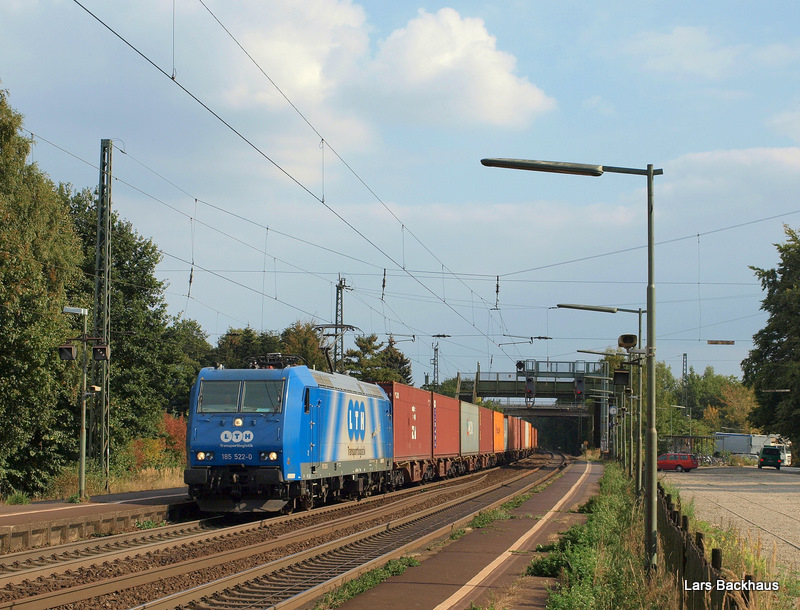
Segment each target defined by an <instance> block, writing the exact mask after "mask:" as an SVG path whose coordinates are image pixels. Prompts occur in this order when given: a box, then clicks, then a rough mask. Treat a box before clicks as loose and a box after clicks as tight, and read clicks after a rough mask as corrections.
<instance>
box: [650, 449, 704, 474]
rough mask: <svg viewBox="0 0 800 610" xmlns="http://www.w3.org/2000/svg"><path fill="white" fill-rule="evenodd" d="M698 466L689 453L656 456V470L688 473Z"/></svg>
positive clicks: (694, 458) (695, 459)
mask: <svg viewBox="0 0 800 610" xmlns="http://www.w3.org/2000/svg"><path fill="white" fill-rule="evenodd" d="M698 466H699V464H698V462H697V458H696V457H695V456H693V455H692V454H691V453H664V454H662V455H659V456H658V470H675V471H677V472H689V471H690V470H691V469H692V468H697V467H698Z"/></svg>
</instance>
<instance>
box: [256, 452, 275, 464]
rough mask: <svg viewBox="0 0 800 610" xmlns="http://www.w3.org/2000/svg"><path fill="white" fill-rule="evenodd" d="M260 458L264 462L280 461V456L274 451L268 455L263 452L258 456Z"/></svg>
mask: <svg viewBox="0 0 800 610" xmlns="http://www.w3.org/2000/svg"><path fill="white" fill-rule="evenodd" d="M258 457H259V459H260V460H261V461H262V462H266V461H267V460H269V461H271V462H274V461H275V460H277V459H278V454H277V453H275V452H274V451H270V452H269V453H267V452H266V451H262V452H261V453H259V454H258Z"/></svg>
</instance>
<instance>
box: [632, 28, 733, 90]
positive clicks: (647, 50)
mask: <svg viewBox="0 0 800 610" xmlns="http://www.w3.org/2000/svg"><path fill="white" fill-rule="evenodd" d="M623 49H624V50H625V51H626V52H627V53H629V54H630V55H632V56H634V57H636V58H637V59H638V61H640V62H641V64H642V65H643V66H644V68H645V69H647V70H651V71H657V72H667V73H672V74H676V75H679V76H693V77H700V78H709V79H712V80H719V79H722V78H725V77H726V76H728V75H729V74H731V73H732V72H733V69H734V68H735V67H736V66H737V64H738V61H739V59H740V58H741V57H742V55H743V54H744V53H745V51H746V47H745V46H743V45H724V44H722V43H720V42H719V41H717V40H716V39H714V38H713V37H712V36H711V35H710V34H709V33H708V30H707V28H704V27H689V26H683V27H676V28H674V29H673V30H672V31H671V32H669V33H661V32H642V33H640V34H638V35H637V36H635V37H634V38H633V39H632V40H631V41H630V42H628V43H627V44H625V45H624V46H623Z"/></svg>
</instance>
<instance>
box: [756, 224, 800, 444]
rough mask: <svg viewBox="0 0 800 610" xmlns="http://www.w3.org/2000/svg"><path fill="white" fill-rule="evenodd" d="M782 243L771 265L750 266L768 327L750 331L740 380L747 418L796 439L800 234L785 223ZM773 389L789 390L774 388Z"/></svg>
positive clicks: (799, 417) (799, 435)
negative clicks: (748, 391)
mask: <svg viewBox="0 0 800 610" xmlns="http://www.w3.org/2000/svg"><path fill="white" fill-rule="evenodd" d="M784 233H785V234H786V238H787V239H786V242H785V243H783V244H775V246H776V247H777V249H778V254H779V256H780V262H779V264H778V266H777V268H775V269H760V268H758V267H751V269H752V270H753V271H754V272H755V274H756V277H758V279H759V280H760V282H761V288H762V290H763V291H764V293H765V296H764V299H763V300H762V302H761V309H763V310H764V311H766V312H767V313H768V314H769V318H768V319H767V323H766V326H764V328H762V329H761V330H759V331H758V332H757V333H756V334H755V335H753V349H752V350H750V353H749V354H748V356H747V358H745V360H744V361H743V362H742V371H743V372H744V376H743V383H744V384H745V385H747V386H748V387H750V388H752V389H753V390H754V392H755V397H756V400H757V402H758V406H757V407H756V408H755V409H753V410H752V412H751V413H750V416H749V419H750V421H751V422H752V423H753V424H754V425H755V426H757V427H759V428H761V429H762V430H764V431H765V432H768V433H772V432H776V433H779V434H782V435H784V436H787V437H789V438H791V439H792V442H793V443H794V444H795V445H797V444H798V443H800V317H799V316H798V315H797V312H798V311H800V290H798V289H797V287H798V285H800V235H798V233H797V231H795V230H793V229H791V228H789V227H788V226H784ZM775 390H788V391H781V392H776V391H775Z"/></svg>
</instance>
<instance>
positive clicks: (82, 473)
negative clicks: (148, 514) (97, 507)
mask: <svg viewBox="0 0 800 610" xmlns="http://www.w3.org/2000/svg"><path fill="white" fill-rule="evenodd" d="M63 311H64V313H73V314H78V315H80V316H83V335H82V336H81V337H80V340H81V341H83V387H82V390H81V431H80V437H79V438H80V455H79V457H78V464H79V466H78V497H79V498H80V499H81V500H83V498H84V497H85V496H86V370H87V368H88V360H89V359H88V355H87V351H88V350H87V349H86V342H87V341H88V340H89V337H88V336H87V334H88V331H87V317H88V315H89V310H88V309H84V308H83V307H65V308H64V310H63Z"/></svg>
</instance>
